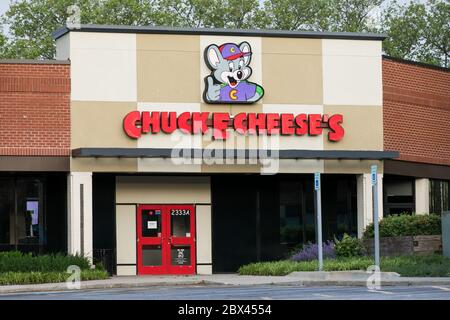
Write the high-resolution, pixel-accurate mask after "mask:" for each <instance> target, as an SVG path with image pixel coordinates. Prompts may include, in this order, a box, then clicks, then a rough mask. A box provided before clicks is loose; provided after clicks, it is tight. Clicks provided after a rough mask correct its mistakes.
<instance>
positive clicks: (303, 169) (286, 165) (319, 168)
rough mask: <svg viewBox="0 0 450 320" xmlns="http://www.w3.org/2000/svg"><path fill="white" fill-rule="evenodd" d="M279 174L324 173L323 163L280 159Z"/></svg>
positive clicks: (313, 160) (319, 161) (309, 160)
mask: <svg viewBox="0 0 450 320" xmlns="http://www.w3.org/2000/svg"><path fill="white" fill-rule="evenodd" d="M278 166H279V173H313V172H324V161H323V160H316V159H299V160H296V159H281V160H280V161H279V164H278Z"/></svg>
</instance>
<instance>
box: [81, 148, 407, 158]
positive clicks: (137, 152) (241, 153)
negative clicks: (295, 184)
mask: <svg viewBox="0 0 450 320" xmlns="http://www.w3.org/2000/svg"><path fill="white" fill-rule="evenodd" d="M172 155H173V156H174V157H178V158H211V157H213V158H217V157H218V158H234V159H238V158H239V159H253V158H278V159H356V160H383V159H394V158H398V157H399V152H398V151H365V150H256V149H255V150H248V149H235V150H230V149H228V150H225V149H163V148H78V149H73V150H72V157H74V158H171V157H172Z"/></svg>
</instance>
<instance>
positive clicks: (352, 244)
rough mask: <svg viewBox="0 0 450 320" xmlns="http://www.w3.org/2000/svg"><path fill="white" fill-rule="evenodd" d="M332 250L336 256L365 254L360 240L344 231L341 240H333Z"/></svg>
mask: <svg viewBox="0 0 450 320" xmlns="http://www.w3.org/2000/svg"><path fill="white" fill-rule="evenodd" d="M334 251H335V252H336V257H337V258H342V257H360V256H363V255H364V254H365V248H364V245H363V243H362V242H361V240H360V239H358V238H353V237H350V236H349V235H348V234H346V233H344V236H343V238H342V240H337V239H335V240H334Z"/></svg>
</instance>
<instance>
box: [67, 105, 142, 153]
mask: <svg viewBox="0 0 450 320" xmlns="http://www.w3.org/2000/svg"><path fill="white" fill-rule="evenodd" d="M134 110H137V105H136V103H135V102H95V101H92V102H79V101H72V103H71V125H72V132H71V147H72V149H74V148H85V147H117V148H120V147H122V148H136V146H137V140H136V139H131V138H129V137H128V136H127V135H126V134H125V132H124V131H123V118H124V117H125V115H126V114H127V113H129V112H130V111H134Z"/></svg>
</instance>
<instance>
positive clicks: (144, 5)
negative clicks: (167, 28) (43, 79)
mask: <svg viewBox="0 0 450 320" xmlns="http://www.w3.org/2000/svg"><path fill="white" fill-rule="evenodd" d="M74 4H75V5H77V6H78V7H79V8H80V14H81V22H82V23H92V24H127V25H146V24H150V23H152V21H153V20H154V14H155V12H154V11H152V5H153V4H152V0H16V1H14V2H13V3H12V4H11V6H10V7H9V10H8V11H7V12H6V14H5V16H4V17H3V19H2V20H3V22H4V23H6V24H8V25H9V33H10V39H9V40H8V41H6V43H5V44H4V45H3V50H0V54H1V57H3V58H26V59H36V58H38V59H52V58H53V57H54V55H55V44H54V40H53V38H52V33H53V32H54V31H55V30H57V29H58V28H60V27H61V26H64V25H65V23H66V20H67V17H68V16H69V13H70V12H69V13H68V11H67V9H68V7H69V6H71V5H74ZM70 14H71V13H70Z"/></svg>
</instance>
